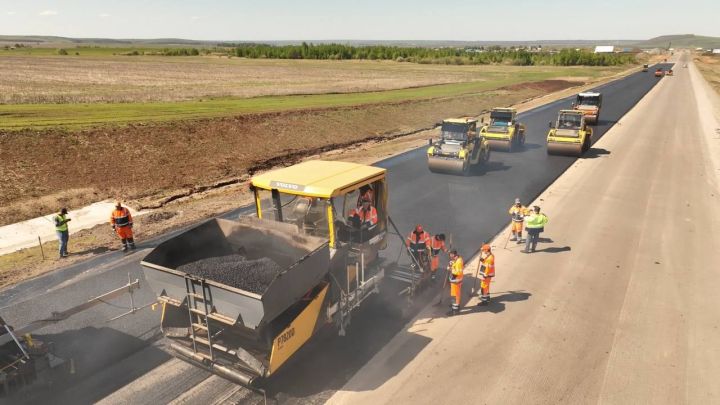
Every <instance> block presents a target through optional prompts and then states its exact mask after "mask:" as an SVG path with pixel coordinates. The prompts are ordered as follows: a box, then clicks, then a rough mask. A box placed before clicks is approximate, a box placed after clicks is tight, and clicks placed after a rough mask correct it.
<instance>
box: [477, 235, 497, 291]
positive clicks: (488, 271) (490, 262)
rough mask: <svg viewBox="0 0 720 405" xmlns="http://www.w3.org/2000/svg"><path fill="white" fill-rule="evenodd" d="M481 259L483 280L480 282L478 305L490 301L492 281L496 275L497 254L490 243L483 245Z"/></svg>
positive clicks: (481, 276)
mask: <svg viewBox="0 0 720 405" xmlns="http://www.w3.org/2000/svg"><path fill="white" fill-rule="evenodd" d="M480 261H481V263H482V267H481V269H480V270H481V271H480V273H479V275H480V278H481V279H482V281H481V282H480V293H481V296H480V302H479V303H478V305H487V304H489V303H490V282H491V281H492V279H493V277H495V255H494V254H493V252H492V249H490V245H488V244H485V245H482V248H481V249H480Z"/></svg>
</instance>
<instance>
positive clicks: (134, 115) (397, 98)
mask: <svg viewBox="0 0 720 405" xmlns="http://www.w3.org/2000/svg"><path fill="white" fill-rule="evenodd" d="M622 69H623V68H622V67H615V68H602V69H598V68H561V67H558V68H557V69H551V70H548V69H544V70H542V71H538V70H537V69H532V68H528V70H527V71H524V72H513V73H512V74H501V75H495V76H491V77H489V78H488V80H485V81H478V82H468V83H456V84H445V85H435V86H426V87H417V88H408V89H401V90H389V91H377V92H361V93H344V94H318V95H293V96H266V97H256V98H220V99H208V100H196V101H183V102H157V103H108V104H6V105H0V129H4V130H19V129H25V128H35V129H42V128H48V127H62V128H66V129H82V128H86V127H90V126H97V125H105V124H112V125H118V124H120V125H121V124H128V123H141V122H142V123H149V122H163V121H173V120H182V119H196V118H210V117H221V116H230V115H238V114H248V113H265V112H275V111H286V110H300V109H317V108H333V107H351V106H359V105H365V104H381V103H397V102H403V101H414V100H423V99H434V98H445V97H457V96H462V95H465V94H474V93H478V92H483V91H488V90H493V89H497V88H500V87H503V86H508V85H512V84H517V83H524V82H535V81H541V80H546V79H552V78H557V77H569V76H580V77H597V76H600V75H605V74H609V73H614V72H618V71H620V70H622Z"/></svg>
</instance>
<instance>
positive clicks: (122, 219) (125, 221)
mask: <svg viewBox="0 0 720 405" xmlns="http://www.w3.org/2000/svg"><path fill="white" fill-rule="evenodd" d="M110 223H111V224H113V225H115V226H116V227H119V228H122V227H125V226H129V225H132V223H133V221H132V215H130V210H129V209H127V208H125V207H122V208H120V209H115V210H114V211H113V212H112V215H110Z"/></svg>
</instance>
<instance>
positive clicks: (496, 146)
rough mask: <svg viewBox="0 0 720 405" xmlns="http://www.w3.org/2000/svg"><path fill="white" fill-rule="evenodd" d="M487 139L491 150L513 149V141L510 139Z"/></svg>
mask: <svg viewBox="0 0 720 405" xmlns="http://www.w3.org/2000/svg"><path fill="white" fill-rule="evenodd" d="M485 139H487V142H488V145H489V146H490V150H499V151H503V152H511V151H512V146H513V145H512V142H510V139H488V138H485Z"/></svg>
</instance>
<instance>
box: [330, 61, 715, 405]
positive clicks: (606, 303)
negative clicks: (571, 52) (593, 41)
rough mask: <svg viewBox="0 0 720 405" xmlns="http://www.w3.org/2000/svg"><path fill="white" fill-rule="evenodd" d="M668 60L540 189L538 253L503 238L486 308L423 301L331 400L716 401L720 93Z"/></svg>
mask: <svg viewBox="0 0 720 405" xmlns="http://www.w3.org/2000/svg"><path fill="white" fill-rule="evenodd" d="M682 61H683V60H682V59H681V62H682ZM675 72H676V75H675V76H674V77H666V78H663V79H662V84H660V85H659V86H658V87H657V88H655V89H653V91H652V92H651V94H650V95H649V96H648V97H647V98H646V99H643V100H642V101H641V103H639V104H638V106H637V107H636V108H635V109H633V110H632V112H631V113H630V114H628V116H626V117H624V118H623V119H622V121H621V122H620V125H618V126H617V127H615V128H614V129H613V130H612V131H611V132H610V133H609V134H608V135H609V136H608V137H607V139H602V140H601V141H600V142H599V143H598V144H597V145H596V146H597V147H598V148H603V149H604V150H606V153H605V155H604V156H603V157H601V158H598V159H594V160H583V161H581V162H577V163H576V164H575V165H574V166H573V167H572V168H571V169H570V170H568V171H567V172H566V173H565V174H564V175H563V176H562V177H561V178H560V179H559V180H558V181H557V182H556V183H554V184H553V185H552V186H551V187H550V188H549V189H548V190H546V191H545V192H544V193H543V194H542V195H541V196H540V198H542V199H543V206H544V207H545V209H546V211H547V212H549V213H550V214H549V215H550V223H549V224H548V226H547V227H546V232H545V234H544V235H543V236H544V238H545V239H544V241H543V242H542V243H541V244H540V247H539V250H538V252H536V253H533V254H530V255H527V254H523V253H521V252H520V246H517V245H514V244H511V245H510V249H509V250H506V249H503V248H502V246H503V244H504V241H505V239H504V237H498V238H497V239H496V240H495V241H494V244H495V254H496V259H497V260H496V262H497V270H496V271H497V277H496V280H495V283H494V285H493V288H494V291H495V293H494V294H493V302H492V303H491V304H490V305H489V306H487V307H477V306H475V304H476V303H477V298H472V299H471V300H470V301H469V302H467V303H466V305H465V308H464V309H463V310H462V311H461V314H460V315H459V316H457V317H452V318H447V317H444V316H442V315H441V312H440V310H439V309H437V308H433V307H427V308H425V309H424V310H423V311H422V313H421V314H420V315H419V316H418V317H417V318H415V320H414V322H413V323H412V324H411V325H410V326H409V327H407V328H406V329H405V330H403V331H402V332H400V333H398V334H397V335H396V337H395V338H394V339H393V340H392V341H391V342H390V343H389V344H387V345H386V346H385V347H384V348H383V350H382V351H380V352H379V353H378V354H377V355H376V356H375V357H374V358H373V359H372V360H371V361H369V362H368V363H367V365H366V366H364V367H363V368H362V369H361V370H360V371H359V372H358V373H356V375H355V376H354V377H353V378H352V379H351V380H350V382H349V383H348V384H346V386H345V387H344V388H343V389H342V390H340V392H338V393H337V394H336V395H335V396H334V397H333V398H332V399H331V400H330V401H329V402H330V403H333V404H360V403H362V404H364V403H372V404H386V403H387V404H390V403H393V404H395V403H416V402H422V403H467V402H470V403H478V404H480V403H487V404H495V403H503V404H519V403H533V404H556V403H569V404H578V403H602V404H638V403H647V404H682V403H690V404H693V403H696V404H710V403H719V402H720V385H719V384H717V381H716V378H715V377H716V376H718V375H720V350H718V347H719V346H718V342H720V321H719V320H720V295H718V294H717V292H716V286H717V285H718V283H719V282H720V272H719V271H718V263H720V250H719V249H718V248H717V247H718V246H719V245H720V214H719V213H718V210H717V207H718V201H719V199H720V193H719V191H720V189H719V188H718V187H719V185H720V171H719V170H720V164H719V161H720V143H718V140H717V139H718V137H717V133H719V132H720V121H718V120H716V119H714V118H713V119H712V121H711V122H710V121H709V120H708V116H711V117H718V118H720V100H718V102H717V104H716V105H715V111H714V113H713V111H712V108H710V107H709V105H708V102H707V100H709V99H710V97H709V96H708V97H705V91H706V90H707V87H709V86H702V85H704V83H703V79H702V78H701V77H700V75H699V73H698V72H697V71H696V70H695V68H694V66H693V65H692V64H689V67H688V68H687V69H684V68H680V64H678V68H677V69H675ZM709 91H710V92H712V90H709ZM712 95H713V96H715V94H712ZM715 99H718V97H715ZM701 111H702V112H701ZM706 121H707V122H706ZM470 267H471V270H472V269H474V267H472V266H470ZM443 309H444V308H443ZM455 387H456V388H455Z"/></svg>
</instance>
